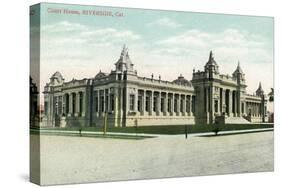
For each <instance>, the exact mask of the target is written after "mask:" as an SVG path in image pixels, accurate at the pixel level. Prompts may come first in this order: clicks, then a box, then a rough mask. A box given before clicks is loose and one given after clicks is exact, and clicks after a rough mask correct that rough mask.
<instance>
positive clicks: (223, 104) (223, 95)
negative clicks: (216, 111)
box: [221, 88, 226, 115]
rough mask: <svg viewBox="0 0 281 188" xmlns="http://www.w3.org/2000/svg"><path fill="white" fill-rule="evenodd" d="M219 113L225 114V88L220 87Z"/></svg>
mask: <svg viewBox="0 0 281 188" xmlns="http://www.w3.org/2000/svg"><path fill="white" fill-rule="evenodd" d="M221 103H222V104H221V115H223V114H225V111H226V104H225V90H224V89H223V88H222V96H221Z"/></svg>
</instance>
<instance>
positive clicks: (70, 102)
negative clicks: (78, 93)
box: [67, 93, 73, 116]
mask: <svg viewBox="0 0 281 188" xmlns="http://www.w3.org/2000/svg"><path fill="white" fill-rule="evenodd" d="M72 99H73V95H72V93H69V95H68V102H69V103H68V115H67V116H72V113H73V109H72V107H73V106H72Z"/></svg>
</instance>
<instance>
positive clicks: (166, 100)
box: [94, 88, 195, 116]
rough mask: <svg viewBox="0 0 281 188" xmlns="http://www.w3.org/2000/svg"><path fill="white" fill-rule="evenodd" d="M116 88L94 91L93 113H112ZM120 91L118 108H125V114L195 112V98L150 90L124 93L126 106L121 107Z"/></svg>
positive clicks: (181, 113) (183, 113) (187, 113)
mask: <svg viewBox="0 0 281 188" xmlns="http://www.w3.org/2000/svg"><path fill="white" fill-rule="evenodd" d="M116 89H117V88H108V89H102V90H95V91H94V103H95V110H94V112H95V113H96V114H97V115H99V114H102V113H103V112H114V110H115V106H116V102H117V101H116V97H117V96H116V93H117V92H116V91H117V90H116ZM122 91H123V90H122V89H121V93H120V94H121V96H119V98H120V102H121V104H120V106H121V109H122V107H123V108H124V107H126V109H122V110H126V111H127V113H138V115H164V116H165V115H177V116H180V115H183V116H185V115H186V116H192V115H193V112H194V111H195V110H194V108H195V105H194V102H195V96H194V95H185V94H177V93H168V92H160V91H151V90H137V91H136V92H133V93H130V92H126V94H125V95H126V100H127V101H126V103H125V104H126V105H123V96H122V93H123V92H122Z"/></svg>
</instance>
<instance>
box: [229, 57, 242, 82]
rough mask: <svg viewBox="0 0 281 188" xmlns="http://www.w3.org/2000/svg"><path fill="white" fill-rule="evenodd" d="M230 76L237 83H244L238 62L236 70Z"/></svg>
mask: <svg viewBox="0 0 281 188" xmlns="http://www.w3.org/2000/svg"><path fill="white" fill-rule="evenodd" d="M232 76H233V77H234V78H236V79H237V80H238V82H241V81H242V82H244V81H245V74H244V73H243V71H242V69H241V67H240V62H239V61H238V65H237V68H236V70H235V71H234V72H233V73H232Z"/></svg>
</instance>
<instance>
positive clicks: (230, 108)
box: [228, 90, 233, 117]
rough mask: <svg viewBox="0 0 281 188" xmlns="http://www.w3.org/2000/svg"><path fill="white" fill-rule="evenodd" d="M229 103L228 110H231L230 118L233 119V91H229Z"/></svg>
mask: <svg viewBox="0 0 281 188" xmlns="http://www.w3.org/2000/svg"><path fill="white" fill-rule="evenodd" d="M228 98H229V100H228V101H229V102H228V106H229V107H228V109H229V113H228V116H229V117H232V116H233V113H232V91H231V90H229V97H228Z"/></svg>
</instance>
